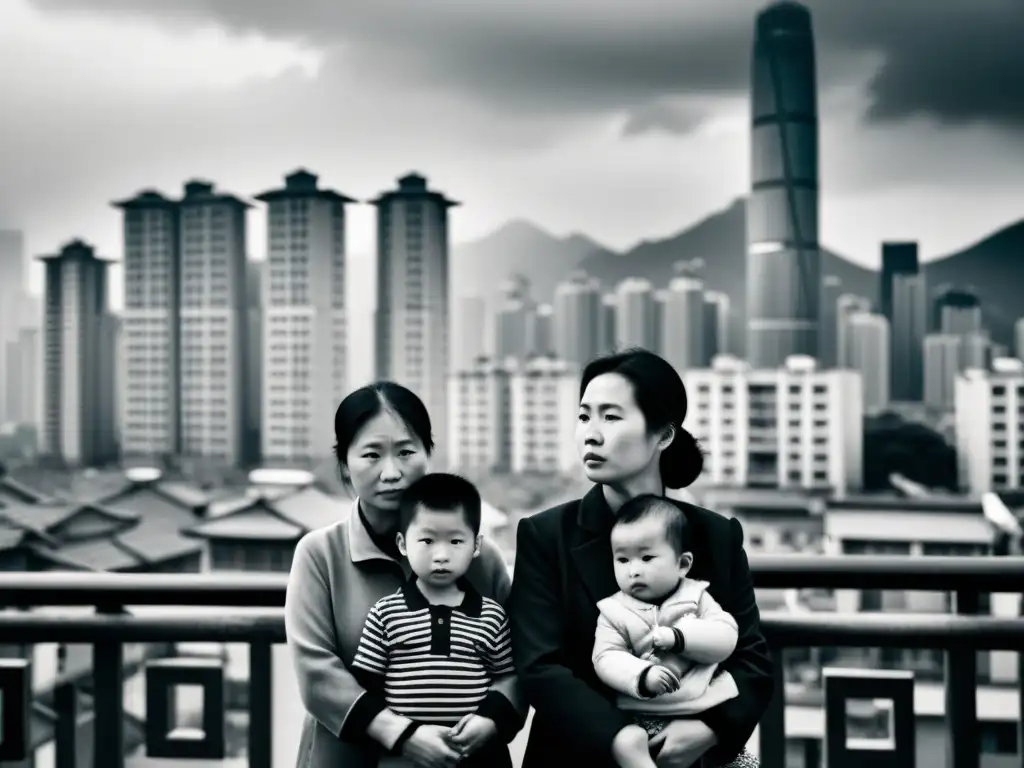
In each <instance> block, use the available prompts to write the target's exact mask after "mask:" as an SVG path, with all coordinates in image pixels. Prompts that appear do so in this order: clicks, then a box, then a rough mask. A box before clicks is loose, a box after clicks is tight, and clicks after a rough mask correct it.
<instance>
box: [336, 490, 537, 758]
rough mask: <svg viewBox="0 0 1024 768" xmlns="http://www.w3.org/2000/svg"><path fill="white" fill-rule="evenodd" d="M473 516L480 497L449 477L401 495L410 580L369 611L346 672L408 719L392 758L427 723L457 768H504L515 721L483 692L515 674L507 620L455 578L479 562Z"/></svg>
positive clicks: (401, 544)
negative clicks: (439, 731) (440, 733)
mask: <svg viewBox="0 0 1024 768" xmlns="http://www.w3.org/2000/svg"><path fill="white" fill-rule="evenodd" d="M480 515H481V500H480V494H479V492H477V490H476V488H475V487H474V486H473V484H472V483H470V482H469V481H468V480H465V479H463V478H461V477H458V476H456V475H448V474H443V473H435V474H429V475H425V476H424V477H422V478H421V479H419V480H418V481H416V482H415V483H413V484H412V485H411V486H409V488H408V489H406V491H405V493H403V494H402V500H401V503H400V506H399V517H400V525H399V533H398V548H399V550H400V551H401V553H402V555H403V556H405V557H406V558H407V559H408V561H409V567H410V569H411V570H412V577H411V578H410V579H409V581H408V582H406V583H405V585H403V586H402V587H401V588H400V589H399V590H398V591H397V592H394V593H392V594H390V595H386V596H385V597H382V598H381V599H380V600H378V601H377V603H376V604H375V605H374V606H373V608H371V609H370V613H369V615H368V616H367V617H366V624H365V626H364V628H363V635H362V638H361V639H360V641H359V647H358V649H357V651H356V655H355V659H354V660H353V662H352V673H353V674H354V675H355V677H356V679H357V680H359V682H360V684H361V685H362V686H363V687H364V688H366V689H367V690H375V691H381V692H383V694H384V698H385V700H386V701H387V704H388V706H389V707H390V708H391V709H392V710H393V711H394V712H397V713H398V714H401V715H405V716H406V717H408V718H409V719H411V720H412V721H413V723H412V725H411V726H410V727H409V728H408V729H406V731H405V733H403V734H402V736H401V737H400V738H399V740H398V744H396V745H395V747H394V748H393V749H392V751H393V752H400V750H401V749H402V746H403V745H404V743H405V742H406V741H407V740H408V739H409V738H410V737H411V736H412V733H413V730H414V729H415V728H417V727H420V726H424V725H430V726H435V727H441V728H443V729H444V734H445V736H444V740H445V741H446V742H447V743H448V744H449V745H450V746H451V747H452V748H453V749H455V750H456V751H457V752H460V753H462V754H463V756H464V757H463V759H462V760H461V762H460V763H459V765H460V766H462V768H478V767H479V768H502V767H503V766H504V768H511V766H512V763H511V758H510V755H509V751H508V746H507V744H508V742H509V741H511V740H512V739H513V738H514V737H515V735H516V733H517V732H518V730H519V728H520V727H522V720H521V719H520V718H519V716H518V714H517V713H515V712H514V711H512V708H511V707H510V706H508V705H507V704H505V705H504V706H502V704H501V703H500V702H499V701H497V700H496V698H495V697H497V699H501V698H502V697H501V694H498V693H494V692H491V691H490V690H489V688H490V686H491V684H492V683H493V682H494V680H495V679H496V678H499V677H504V676H512V675H514V674H515V670H514V668H513V666H512V641H511V635H510V632H509V625H508V617H507V616H506V614H505V609H504V608H502V606H501V605H500V604H499V603H498V602H496V601H495V600H491V599H490V598H487V597H483V596H482V595H481V594H480V593H479V592H477V591H476V589H474V588H473V586H472V585H471V584H470V583H469V581H467V580H466V579H465V578H464V577H465V575H466V572H467V571H468V570H469V566H470V564H471V563H472V562H473V560H474V558H476V557H477V556H478V555H479V554H480V544H481V536H480ZM490 723H494V725H493V726H492V725H490ZM469 752H472V755H469V754H468V753H469Z"/></svg>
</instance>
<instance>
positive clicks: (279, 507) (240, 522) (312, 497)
mask: <svg viewBox="0 0 1024 768" xmlns="http://www.w3.org/2000/svg"><path fill="white" fill-rule="evenodd" d="M346 506H347V502H346V501H345V500H344V499H340V498H338V497H336V496H332V495H329V494H327V493H324V492H323V491H322V490H320V489H319V488H317V487H314V486H307V487H305V488H301V489H295V488H290V489H277V490H274V491H273V492H270V493H269V494H266V495H255V494H254V495H252V496H247V497H240V498H238V499H235V500H233V501H225V502H224V503H223V505H222V506H221V508H220V509H216V510H215V509H214V508H213V506H212V505H211V509H210V515H209V518H208V519H206V520H204V521H203V522H201V523H198V524H197V525H194V526H193V527H192V528H190V529H189V531H188V533H189V535H191V536H197V537H200V538H204V539H223V538H228V539H263V540H273V541H297V540H298V539H300V538H302V536H303V535H304V534H306V533H308V532H309V531H312V530H315V529H317V528H322V527H324V526H326V525H330V524H331V523H334V522H337V521H338V520H339V519H341V518H342V516H343V515H344V513H345V510H346Z"/></svg>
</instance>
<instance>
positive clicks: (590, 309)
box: [553, 272, 608, 366]
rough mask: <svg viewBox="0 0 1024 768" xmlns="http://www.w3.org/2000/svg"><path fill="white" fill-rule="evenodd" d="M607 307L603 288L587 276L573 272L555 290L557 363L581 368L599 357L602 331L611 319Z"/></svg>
mask: <svg viewBox="0 0 1024 768" xmlns="http://www.w3.org/2000/svg"><path fill="white" fill-rule="evenodd" d="M605 306H606V305H604V304H603V300H602V296H601V284H600V283H599V282H598V281H597V280H596V279H595V278H592V277H590V276H588V275H587V274H586V273H584V272H574V273H573V274H572V275H570V276H569V277H568V278H567V279H566V280H563V281H562V282H560V283H559V284H558V285H557V286H556V287H555V299H554V302H553V325H554V340H555V356H556V357H557V358H558V359H560V360H565V361H567V362H570V363H573V364H575V365H578V366H582V365H586V364H587V363H588V362H589V361H590V360H592V359H593V358H595V357H597V355H598V354H599V350H601V347H600V345H601V341H602V339H601V337H602V335H603V334H602V331H601V328H602V326H604V325H606V321H607V317H608V315H607V311H606V310H605V309H604V307H605Z"/></svg>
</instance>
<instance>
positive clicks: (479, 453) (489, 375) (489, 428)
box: [446, 358, 519, 472]
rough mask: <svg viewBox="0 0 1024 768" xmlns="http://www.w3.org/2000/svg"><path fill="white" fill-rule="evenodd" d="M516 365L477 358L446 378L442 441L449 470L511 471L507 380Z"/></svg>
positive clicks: (509, 402)
mask: <svg viewBox="0 0 1024 768" xmlns="http://www.w3.org/2000/svg"><path fill="white" fill-rule="evenodd" d="M518 365H519V363H518V362H517V361H516V360H515V359H514V358H510V359H505V360H493V359H488V358H478V359H477V360H475V361H474V362H473V363H472V364H470V365H468V366H465V367H461V368H459V369H457V370H455V371H452V373H451V375H449V377H448V425H447V435H446V438H447V442H448V448H449V461H450V464H451V466H452V467H454V468H457V469H461V470H479V471H485V472H489V471H494V472H508V471H510V470H511V468H512V385H511V376H512V373H513V372H514V371H515V370H516V368H517V367H518Z"/></svg>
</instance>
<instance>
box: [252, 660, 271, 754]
mask: <svg viewBox="0 0 1024 768" xmlns="http://www.w3.org/2000/svg"><path fill="white" fill-rule="evenodd" d="M273 649H274V646H273V645H271V644H270V643H269V642H267V641H265V640H259V641H256V642H253V643H251V644H250V645H249V768H270V766H271V764H272V762H273V755H271V752H270V750H271V747H272V746H273V725H274V723H273V708H272V703H273V702H272V699H273V695H274V691H273V679H272V665H273Z"/></svg>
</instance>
